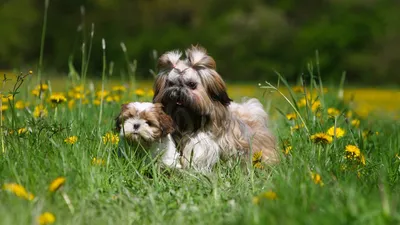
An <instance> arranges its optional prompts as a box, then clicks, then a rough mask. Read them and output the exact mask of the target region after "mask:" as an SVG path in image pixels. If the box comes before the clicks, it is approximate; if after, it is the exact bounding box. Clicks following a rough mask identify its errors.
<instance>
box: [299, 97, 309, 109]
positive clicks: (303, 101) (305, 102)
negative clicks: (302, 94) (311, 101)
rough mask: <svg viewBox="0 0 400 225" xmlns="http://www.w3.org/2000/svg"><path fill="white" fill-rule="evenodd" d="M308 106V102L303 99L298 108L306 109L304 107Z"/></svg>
mask: <svg viewBox="0 0 400 225" xmlns="http://www.w3.org/2000/svg"><path fill="white" fill-rule="evenodd" d="M306 105H307V101H306V99H305V98H302V99H300V100H299V101H298V102H297V106H298V107H299V108H301V107H304V106H306Z"/></svg>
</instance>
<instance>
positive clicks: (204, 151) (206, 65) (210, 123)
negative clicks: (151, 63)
mask: <svg viewBox="0 0 400 225" xmlns="http://www.w3.org/2000/svg"><path fill="white" fill-rule="evenodd" d="M181 57H182V53H181V52H179V51H171V52H167V53H165V54H163V55H162V56H161V57H160V59H159V62H158V69H159V73H158V76H157V78H156V81H155V84H154V93H155V94H154V98H153V102H155V103H162V104H163V105H164V110H165V112H166V113H167V114H169V115H170V116H171V117H172V119H173V120H174V122H175V124H176V125H177V129H176V131H175V132H174V133H173V134H172V136H173V138H174V140H175V142H176V144H177V147H178V149H179V151H180V152H181V154H182V159H181V163H182V166H183V167H184V168H187V167H194V168H195V169H197V170H201V171H208V170H211V169H212V167H213V166H214V164H215V163H216V162H217V161H218V160H219V159H220V158H222V159H230V158H232V157H237V156H250V154H251V152H255V151H262V159H263V161H264V162H266V163H275V162H277V161H278V155H277V153H276V149H275V139H274V137H273V135H272V134H271V132H270V131H269V130H268V128H267V120H268V118H267V114H266V113H265V111H264V110H263V107H262V105H261V103H260V102H259V101H258V100H257V99H250V100H247V101H245V102H243V103H232V100H231V99H230V98H229V96H228V94H227V91H226V86H225V82H224V81H223V80H222V78H221V76H220V75H219V74H218V73H217V71H216V63H215V61H214V59H213V58H212V57H211V56H209V55H208V54H207V52H206V50H205V49H203V48H201V47H197V46H196V47H195V46H193V47H191V48H189V49H187V50H186V59H181Z"/></svg>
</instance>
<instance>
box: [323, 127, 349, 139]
mask: <svg viewBox="0 0 400 225" xmlns="http://www.w3.org/2000/svg"><path fill="white" fill-rule="evenodd" d="M326 133H327V134H328V135H330V136H332V137H333V136H335V135H336V138H341V137H343V136H344V134H345V133H346V131H345V130H343V129H342V128H340V127H336V129H335V126H333V127H331V128H329V129H328V131H327V132H326Z"/></svg>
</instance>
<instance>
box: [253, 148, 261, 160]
mask: <svg viewBox="0 0 400 225" xmlns="http://www.w3.org/2000/svg"><path fill="white" fill-rule="evenodd" d="M261 157H262V151H257V152H254V153H253V158H252V160H253V162H257V161H260V160H261Z"/></svg>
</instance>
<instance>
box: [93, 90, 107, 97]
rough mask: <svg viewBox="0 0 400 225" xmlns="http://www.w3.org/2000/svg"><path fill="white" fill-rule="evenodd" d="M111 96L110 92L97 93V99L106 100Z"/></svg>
mask: <svg viewBox="0 0 400 225" xmlns="http://www.w3.org/2000/svg"><path fill="white" fill-rule="evenodd" d="M109 94H110V92H109V91H98V92H96V97H97V98H105V97H106V96H108V95H109Z"/></svg>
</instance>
